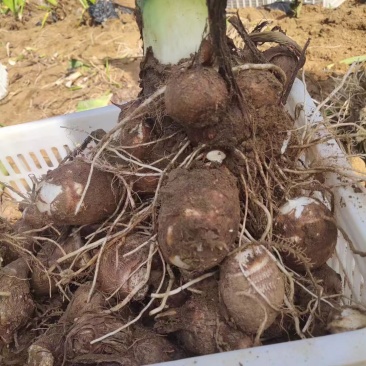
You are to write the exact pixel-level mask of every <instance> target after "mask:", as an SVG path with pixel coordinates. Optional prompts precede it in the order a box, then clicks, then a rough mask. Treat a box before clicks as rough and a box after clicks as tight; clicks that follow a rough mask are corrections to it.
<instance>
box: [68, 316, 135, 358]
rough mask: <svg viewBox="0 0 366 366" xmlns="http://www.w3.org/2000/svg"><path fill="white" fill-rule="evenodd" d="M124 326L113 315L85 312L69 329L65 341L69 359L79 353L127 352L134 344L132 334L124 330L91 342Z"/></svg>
mask: <svg viewBox="0 0 366 366" xmlns="http://www.w3.org/2000/svg"><path fill="white" fill-rule="evenodd" d="M121 326H123V322H122V321H121V320H120V319H118V318H116V317H114V316H112V315H106V314H97V313H85V314H83V315H82V316H80V317H78V318H77V320H76V321H75V323H74V324H73V325H72V327H71V329H70V330H69V332H68V334H67V336H66V341H65V354H66V357H67V359H69V360H70V359H73V358H74V357H76V356H78V355H84V354H89V353H94V354H113V355H115V354H120V355H123V354H125V353H126V352H127V351H128V350H129V349H130V347H131V346H132V341H133V339H132V334H131V332H130V331H129V330H122V331H120V332H118V333H117V334H115V335H113V336H110V337H108V338H107V339H105V340H103V341H100V342H96V343H93V344H91V342H92V341H93V340H94V339H96V338H99V337H102V336H104V335H105V334H107V333H109V332H111V331H114V330H116V329H117V328H119V327H121Z"/></svg>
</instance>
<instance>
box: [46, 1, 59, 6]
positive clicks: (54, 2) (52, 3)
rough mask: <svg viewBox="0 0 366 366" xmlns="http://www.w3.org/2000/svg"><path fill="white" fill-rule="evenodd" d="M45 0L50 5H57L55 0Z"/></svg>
mask: <svg viewBox="0 0 366 366" xmlns="http://www.w3.org/2000/svg"><path fill="white" fill-rule="evenodd" d="M47 2H48V3H49V4H51V5H52V6H57V4H58V3H57V0H47Z"/></svg>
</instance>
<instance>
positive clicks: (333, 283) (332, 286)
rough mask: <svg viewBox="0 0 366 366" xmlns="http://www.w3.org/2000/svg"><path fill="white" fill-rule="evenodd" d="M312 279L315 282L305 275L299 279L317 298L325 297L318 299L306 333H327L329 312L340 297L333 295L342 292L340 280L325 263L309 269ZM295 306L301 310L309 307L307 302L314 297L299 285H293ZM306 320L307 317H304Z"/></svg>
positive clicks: (320, 334) (337, 304)
mask: <svg viewBox="0 0 366 366" xmlns="http://www.w3.org/2000/svg"><path fill="white" fill-rule="evenodd" d="M311 273H312V276H313V280H315V282H316V284H315V283H314V282H313V281H312V280H311V279H310V278H307V277H305V276H304V277H302V278H301V279H299V281H300V282H301V283H302V284H303V285H304V286H305V287H306V288H307V289H308V290H310V291H311V293H313V294H319V298H326V302H325V301H320V302H319V304H318V305H317V309H316V311H315V312H313V314H312V316H313V318H314V320H313V321H312V323H311V324H310V326H309V327H308V333H309V334H311V335H312V336H313V337H318V336H323V335H326V334H327V324H328V319H329V316H330V314H331V313H332V312H333V309H334V307H335V308H338V307H339V305H340V301H341V297H340V296H334V295H341V294H342V280H341V277H340V275H339V274H338V273H337V272H335V271H334V270H333V269H332V268H330V267H329V266H328V265H327V264H323V265H322V266H321V267H319V268H317V269H315V270H312V271H311ZM295 290H296V292H295V294H296V306H297V307H298V308H299V309H301V310H302V311H306V310H307V309H309V304H311V303H313V302H314V297H313V296H312V295H310V293H309V292H307V291H305V290H304V289H303V288H302V287H301V286H298V285H297V286H295ZM304 320H306V321H307V320H308V317H304Z"/></svg>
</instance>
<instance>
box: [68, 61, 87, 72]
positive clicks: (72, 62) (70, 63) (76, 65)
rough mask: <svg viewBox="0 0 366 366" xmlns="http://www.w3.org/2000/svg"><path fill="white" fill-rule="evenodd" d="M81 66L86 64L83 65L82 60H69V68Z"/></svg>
mask: <svg viewBox="0 0 366 366" xmlns="http://www.w3.org/2000/svg"><path fill="white" fill-rule="evenodd" d="M82 66H87V65H85V64H84V63H83V62H82V61H79V60H76V59H74V58H73V59H71V60H70V61H69V69H77V68H79V67H82Z"/></svg>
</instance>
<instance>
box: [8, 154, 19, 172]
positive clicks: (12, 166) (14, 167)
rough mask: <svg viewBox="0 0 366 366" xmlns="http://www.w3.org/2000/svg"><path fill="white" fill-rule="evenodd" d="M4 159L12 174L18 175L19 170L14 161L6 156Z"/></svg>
mask: <svg viewBox="0 0 366 366" xmlns="http://www.w3.org/2000/svg"><path fill="white" fill-rule="evenodd" d="M5 159H6V161H7V162H8V164H9V165H10V166H11V168H12V169H13V170H14V173H15V174H20V170H19V168H18V165H17V164H16V162H15V161H14V159H13V158H12V157H11V156H7V157H6V158H5Z"/></svg>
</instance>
